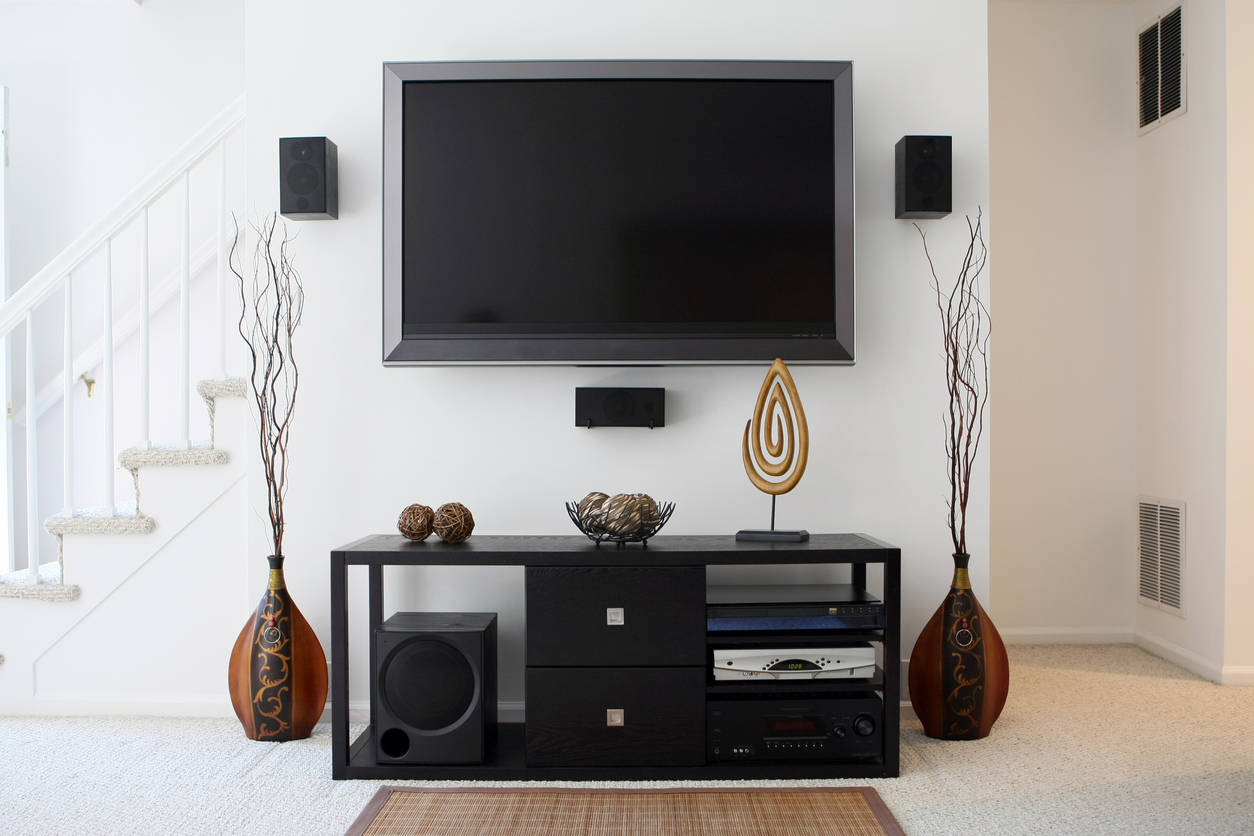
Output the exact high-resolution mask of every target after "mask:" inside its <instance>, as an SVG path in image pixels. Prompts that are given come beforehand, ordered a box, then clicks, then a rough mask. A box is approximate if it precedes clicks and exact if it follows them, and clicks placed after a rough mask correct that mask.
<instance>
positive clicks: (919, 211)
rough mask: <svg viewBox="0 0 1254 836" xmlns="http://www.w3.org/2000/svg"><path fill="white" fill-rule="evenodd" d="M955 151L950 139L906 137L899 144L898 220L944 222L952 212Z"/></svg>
mask: <svg viewBox="0 0 1254 836" xmlns="http://www.w3.org/2000/svg"><path fill="white" fill-rule="evenodd" d="M952 150H953V138H952V137H948V136H903V137H902V138H901V139H900V141H898V143H897V217H898V218H943V217H945V216H946V215H948V214H949V213H950V212H951V211H952V210H953V162H952V156H953V155H952Z"/></svg>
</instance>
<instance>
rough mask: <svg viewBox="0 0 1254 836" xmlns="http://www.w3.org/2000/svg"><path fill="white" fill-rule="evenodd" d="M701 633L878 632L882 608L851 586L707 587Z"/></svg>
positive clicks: (877, 602)
mask: <svg viewBox="0 0 1254 836" xmlns="http://www.w3.org/2000/svg"><path fill="white" fill-rule="evenodd" d="M705 602H706V606H705V615H706V630H707V631H709V632H764V631H772V630H824V631H830V630H838V631H839V630H844V631H850V632H853V631H863V630H882V629H884V627H885V615H884V602H883V601H881V600H880V599H878V598H876V597H875V596H873V595H870V594H868V593H867V591H866V590H865V589H861V588H859V587H856V586H854V585H853V584H844V583H842V584H777V585H769V584H768V585H764V586H707V587H706V588H705Z"/></svg>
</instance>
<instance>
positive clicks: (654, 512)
mask: <svg viewBox="0 0 1254 836" xmlns="http://www.w3.org/2000/svg"><path fill="white" fill-rule="evenodd" d="M635 497H636V499H638V500H640V527H641V528H644V529H648V528H652V527H653V526H655V525H657V523H658V520H660V519H661V512H660V511H659V510H658V507H657V503H656V502H654V501H653V497H651V496H649V495H648V494H647V493H638V494H635Z"/></svg>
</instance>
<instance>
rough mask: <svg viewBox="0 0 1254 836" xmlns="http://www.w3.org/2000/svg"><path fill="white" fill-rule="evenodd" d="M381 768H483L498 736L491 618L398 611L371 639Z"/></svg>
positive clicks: (493, 619)
mask: <svg viewBox="0 0 1254 836" xmlns="http://www.w3.org/2000/svg"><path fill="white" fill-rule="evenodd" d="M372 687H373V689H374V694H375V700H374V710H375V715H374V728H375V734H376V738H375V749H376V757H377V759H378V762H379V763H482V762H483V760H484V754H485V751H486V749H487V746H488V743H489V741H490V740H491V737H492V735H493V734H494V733H495V730H496V613H416V612H399V613H396V614H395V615H393V616H392V617H391V618H389V619H388V620H387V621H385V622H383V624H381V625H379V629H378V631H377V632H376V633H375V671H374V677H373V682H372Z"/></svg>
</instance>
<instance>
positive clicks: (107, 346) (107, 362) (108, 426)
mask: <svg viewBox="0 0 1254 836" xmlns="http://www.w3.org/2000/svg"><path fill="white" fill-rule="evenodd" d="M103 307H104V329H103V331H102V333H101V335H100V343H101V347H102V348H103V349H104V358H103V359H102V361H101V369H100V407H101V410H102V411H103V413H104V438H103V441H104V444H103V448H104V450H103V452H104V515H105V516H106V517H112V516H113V509H114V502H113V467H114V464H113V239H112V238H110V239H108V240H107V241H105V278H104V306H103Z"/></svg>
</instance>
